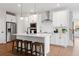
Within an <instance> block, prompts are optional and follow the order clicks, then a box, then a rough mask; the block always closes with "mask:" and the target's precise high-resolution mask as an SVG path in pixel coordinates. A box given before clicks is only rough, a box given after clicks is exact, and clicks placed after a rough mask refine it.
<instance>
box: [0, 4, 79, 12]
mask: <svg viewBox="0 0 79 59" xmlns="http://www.w3.org/2000/svg"><path fill="white" fill-rule="evenodd" d="M17 4H19V3H0V8H4V9H6V10H7V11H9V12H12V13H15V14H18V13H20V12H21V7H18V6H17ZM34 8H36V11H37V12H43V11H47V10H53V9H58V8H70V9H71V10H79V3H60V6H57V3H36V4H34V3H23V8H22V12H23V13H31V10H32V9H34Z"/></svg>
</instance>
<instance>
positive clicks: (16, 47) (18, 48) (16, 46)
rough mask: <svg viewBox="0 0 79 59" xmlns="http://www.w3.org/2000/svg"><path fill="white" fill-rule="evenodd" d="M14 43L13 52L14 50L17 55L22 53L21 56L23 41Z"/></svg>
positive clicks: (14, 41)
mask: <svg viewBox="0 0 79 59" xmlns="http://www.w3.org/2000/svg"><path fill="white" fill-rule="evenodd" d="M12 42H13V44H12V52H13V51H14V50H16V51H17V53H18V52H20V54H21V53H22V40H20V39H16V40H13V41H12Z"/></svg>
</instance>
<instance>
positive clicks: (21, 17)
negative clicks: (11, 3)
mask: <svg viewBox="0 0 79 59" xmlns="http://www.w3.org/2000/svg"><path fill="white" fill-rule="evenodd" d="M22 11H23V4H21V15H20V19H21V20H23V15H22Z"/></svg>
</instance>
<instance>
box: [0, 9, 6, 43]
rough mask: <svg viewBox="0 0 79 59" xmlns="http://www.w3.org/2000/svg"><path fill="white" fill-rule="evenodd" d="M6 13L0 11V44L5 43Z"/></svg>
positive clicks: (2, 10)
mask: <svg viewBox="0 0 79 59" xmlns="http://www.w3.org/2000/svg"><path fill="white" fill-rule="evenodd" d="M5 13H6V11H5V10H4V9H0V43H5V40H6V35H5V34H6V30H5V29H6V27H5V22H6V19H5V18H6V16H5V15H6V14H5Z"/></svg>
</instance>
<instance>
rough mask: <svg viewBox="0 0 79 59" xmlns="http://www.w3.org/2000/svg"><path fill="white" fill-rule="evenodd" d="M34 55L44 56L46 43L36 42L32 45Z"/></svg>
mask: <svg viewBox="0 0 79 59" xmlns="http://www.w3.org/2000/svg"><path fill="white" fill-rule="evenodd" d="M32 48H33V49H32V54H33V55H35V56H38V55H39V56H42V55H43V56H44V43H39V42H34V43H33V45H32Z"/></svg>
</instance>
